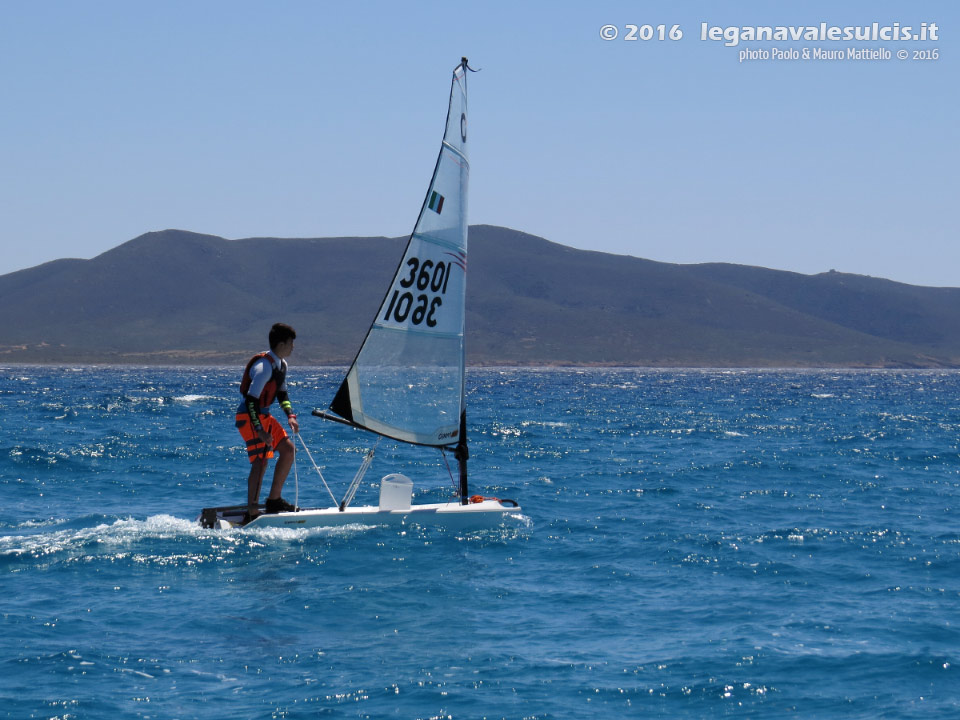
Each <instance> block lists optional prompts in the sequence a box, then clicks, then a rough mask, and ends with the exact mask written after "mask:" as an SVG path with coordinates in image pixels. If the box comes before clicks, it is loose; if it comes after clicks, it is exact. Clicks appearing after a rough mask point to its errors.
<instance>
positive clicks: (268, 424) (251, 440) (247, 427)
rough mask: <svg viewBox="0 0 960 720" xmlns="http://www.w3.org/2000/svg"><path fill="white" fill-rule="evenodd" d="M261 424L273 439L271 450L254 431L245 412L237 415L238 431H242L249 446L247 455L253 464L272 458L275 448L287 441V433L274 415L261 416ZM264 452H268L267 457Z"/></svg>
mask: <svg viewBox="0 0 960 720" xmlns="http://www.w3.org/2000/svg"><path fill="white" fill-rule="evenodd" d="M260 424H261V425H262V426H263V429H264V430H266V431H267V432H268V433H270V436H271V437H272V438H273V444H272V445H271V447H269V448H267V446H266V445H264V444H263V442H262V441H261V440H260V437H259V436H258V435H257V431H256V430H254V429H253V425H252V424H251V422H250V416H249V415H247V414H246V413H245V412H242V413H237V430H239V431H240V435H241V436H242V437H243V440H244V442H246V444H247V455H248V456H249V457H250V462H252V463H254V462H256V461H257V460H261V459H269V458H272V457H273V450H274V448H276V447H277V445H279V444H280V443H282V442H283V441H284V440H286V439H287V431H286V430H284V429H283V426H282V425H280V423H278V422H277V421H276V419H275V418H274V417H273V415H261V416H260ZM264 452H266V455H264Z"/></svg>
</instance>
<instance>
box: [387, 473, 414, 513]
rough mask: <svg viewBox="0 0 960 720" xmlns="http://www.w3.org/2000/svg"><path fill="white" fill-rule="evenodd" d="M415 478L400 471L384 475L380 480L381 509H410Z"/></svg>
mask: <svg viewBox="0 0 960 720" xmlns="http://www.w3.org/2000/svg"><path fill="white" fill-rule="evenodd" d="M412 496H413V480H411V479H410V478H408V477H407V476H406V475H401V474H400V473H390V474H389V475H384V476H383V479H382V480H381V481H380V509H381V510H409V509H410V498H411V497H412Z"/></svg>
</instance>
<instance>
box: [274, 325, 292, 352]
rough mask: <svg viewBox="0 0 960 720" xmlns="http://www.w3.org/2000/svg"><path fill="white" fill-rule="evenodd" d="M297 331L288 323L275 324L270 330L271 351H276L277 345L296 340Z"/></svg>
mask: <svg viewBox="0 0 960 720" xmlns="http://www.w3.org/2000/svg"><path fill="white" fill-rule="evenodd" d="M296 337H297V331H296V330H294V329H293V328H292V327H290V326H289V325H287V324H286V323H274V325H273V327H272V328H270V349H271V350H276V348H277V345H279V344H280V343H282V342H286V341H287V340H295V339H296Z"/></svg>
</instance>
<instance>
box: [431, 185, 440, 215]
mask: <svg viewBox="0 0 960 720" xmlns="http://www.w3.org/2000/svg"><path fill="white" fill-rule="evenodd" d="M427 207H429V208H430V209H431V210H433V211H434V212H435V213H436V214H437V215H439V214H440V213H441V212H443V195H441V194H440V193H438V192H437V191H436V190H434V191H433V192H432V193H430V202H429V203H427Z"/></svg>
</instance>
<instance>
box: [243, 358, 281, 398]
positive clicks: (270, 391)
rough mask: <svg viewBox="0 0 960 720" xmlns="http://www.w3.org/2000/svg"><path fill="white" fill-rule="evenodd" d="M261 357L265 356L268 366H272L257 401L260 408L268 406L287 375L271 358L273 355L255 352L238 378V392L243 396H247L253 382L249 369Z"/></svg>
mask: <svg viewBox="0 0 960 720" xmlns="http://www.w3.org/2000/svg"><path fill="white" fill-rule="evenodd" d="M261 358H267V360H269V361H270V367H271V368H273V374H272V375H271V376H270V379H269V380H267V383H266V385H264V386H263V392H261V393H260V397H259V402H260V407H261V409H262V408H265V407H269V405H270V403H272V402H273V399H274V398H275V397H276V396H277V390H279V389H280V388H281V387H283V382H284V380H286V377H287V375H286V373H285V372H283V366H282V365H280V366H278V365H277V362H276V360H274V359H273V355H271V354H270V353H268V352H262V353H257V354H256V355H254V356H253V357H252V358H250V362H248V363H247V366H246V367H245V368H244V369H243V379H241V380H240V394H241V395H243V396H244V397H246V396H247V393H248V392H249V391H250V385H251V384H253V378H251V377H250V369H251V368H252V367H253V364H254V363H255V362H257V361H258V360H260V359H261Z"/></svg>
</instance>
